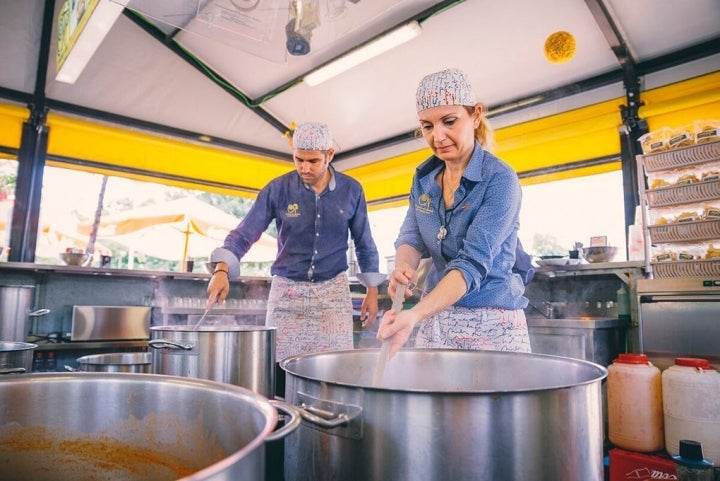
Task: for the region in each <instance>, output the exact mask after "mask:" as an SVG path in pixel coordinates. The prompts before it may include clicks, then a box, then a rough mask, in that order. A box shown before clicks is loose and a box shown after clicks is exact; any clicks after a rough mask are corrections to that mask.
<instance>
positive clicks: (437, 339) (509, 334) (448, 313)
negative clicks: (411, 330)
mask: <svg viewBox="0 0 720 481" xmlns="http://www.w3.org/2000/svg"><path fill="white" fill-rule="evenodd" d="M415 346H416V347H427V348H444V349H473V350H478V351H482V350H485V351H513V352H531V350H530V335H529V334H528V328H527V321H526V320H525V311H523V310H522V309H517V310H504V309H497V308H488V307H476V308H470V307H448V308H447V309H443V310H442V311H440V312H438V313H437V314H435V315H434V316H431V317H429V318H427V319H425V320H424V321H422V322H421V323H420V328H419V330H418V332H417V335H416V337H415Z"/></svg>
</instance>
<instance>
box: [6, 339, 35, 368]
mask: <svg viewBox="0 0 720 481" xmlns="http://www.w3.org/2000/svg"><path fill="white" fill-rule="evenodd" d="M36 348H37V344H30V343H29V342H8V341H0V374H23V373H26V372H30V371H32V362H33V353H34V352H35V349H36Z"/></svg>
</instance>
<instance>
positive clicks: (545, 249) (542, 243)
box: [532, 234, 568, 256]
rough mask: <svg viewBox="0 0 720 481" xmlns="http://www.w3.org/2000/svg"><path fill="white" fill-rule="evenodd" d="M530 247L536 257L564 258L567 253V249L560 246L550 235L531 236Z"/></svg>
mask: <svg viewBox="0 0 720 481" xmlns="http://www.w3.org/2000/svg"><path fill="white" fill-rule="evenodd" d="M532 246H533V253H534V254H535V255H536V256H558V255H560V256H564V255H566V254H567V253H568V248H565V247H563V246H562V245H560V242H558V240H557V238H556V237H555V236H554V235H551V234H535V235H533V242H532Z"/></svg>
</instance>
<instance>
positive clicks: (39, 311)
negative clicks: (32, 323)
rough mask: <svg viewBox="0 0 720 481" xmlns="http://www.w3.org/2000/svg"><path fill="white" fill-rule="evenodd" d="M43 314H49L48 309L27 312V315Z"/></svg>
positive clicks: (36, 315) (37, 315)
mask: <svg viewBox="0 0 720 481" xmlns="http://www.w3.org/2000/svg"><path fill="white" fill-rule="evenodd" d="M45 314H50V309H38V310H37V311H32V312H31V313H30V314H28V316H29V317H39V316H44V315H45Z"/></svg>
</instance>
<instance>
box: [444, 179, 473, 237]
mask: <svg viewBox="0 0 720 481" xmlns="http://www.w3.org/2000/svg"><path fill="white" fill-rule="evenodd" d="M461 180H462V178H461ZM459 186H460V181H458V185H457V186H455V189H457V188H458V187H459ZM454 193H455V191H454V190H453V195H454ZM465 195H467V193H466V194H465ZM463 199H465V196H463ZM443 202H445V169H443V170H442V171H441V172H440V199H439V200H438V217H439V218H440V229H438V233H437V240H438V244H440V243H441V242H442V241H444V240H445V238H446V237H447V234H448V230H447V226H448V225H450V221H451V220H452V217H453V214H454V213H455V207H457V205H458V204H459V203H460V202H458V203H455V202H453V204H452V208H450V209H445V212H444V214H443V215H441V214H440V207H441V203H443ZM461 202H462V200H461ZM448 214H449V215H448Z"/></svg>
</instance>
